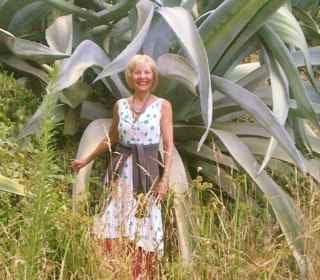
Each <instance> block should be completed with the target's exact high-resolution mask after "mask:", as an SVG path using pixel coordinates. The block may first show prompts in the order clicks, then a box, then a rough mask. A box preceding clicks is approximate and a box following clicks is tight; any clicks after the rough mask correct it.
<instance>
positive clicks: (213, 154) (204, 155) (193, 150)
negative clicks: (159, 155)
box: [181, 125, 238, 170]
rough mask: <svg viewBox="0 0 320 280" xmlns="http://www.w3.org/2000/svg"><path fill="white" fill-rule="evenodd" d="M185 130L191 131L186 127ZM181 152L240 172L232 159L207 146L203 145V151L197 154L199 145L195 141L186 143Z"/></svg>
mask: <svg viewBox="0 0 320 280" xmlns="http://www.w3.org/2000/svg"><path fill="white" fill-rule="evenodd" d="M184 129H190V127H189V126H187V125H186V126H185V127H184ZM181 150H182V151H184V152H186V153H188V154H190V155H191V156H192V158H193V159H194V158H198V159H200V160H206V161H211V162H213V161H214V162H216V163H218V164H222V165H224V166H227V167H230V168H231V169H235V170H238V167H237V165H236V164H235V162H234V161H233V159H232V158H230V157H229V156H226V155H224V154H222V153H221V152H219V151H215V150H214V149H213V148H210V147H209V146H207V145H203V146H202V148H201V150H200V151H199V152H197V145H196V142H194V141H188V142H184V144H183V146H182V147H181Z"/></svg>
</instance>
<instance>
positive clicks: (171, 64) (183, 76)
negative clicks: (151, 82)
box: [157, 53, 199, 94]
mask: <svg viewBox="0 0 320 280" xmlns="http://www.w3.org/2000/svg"><path fill="white" fill-rule="evenodd" d="M157 69H158V71H159V73H160V74H161V75H162V76H165V77H167V78H170V79H175V80H177V81H179V82H181V83H182V84H183V85H184V86H186V87H187V88H188V89H189V90H190V91H191V92H192V93H194V94H197V92H196V87H197V84H198V82H199V80H198V75H197V73H196V72H195V70H194V69H193V67H192V66H191V65H190V64H189V63H188V61H187V60H186V59H185V58H184V57H182V56H179V55H176V54H169V53H167V54H164V55H162V56H160V57H159V58H158V59H157Z"/></svg>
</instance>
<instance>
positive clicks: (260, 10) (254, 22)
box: [209, 0, 286, 75]
mask: <svg viewBox="0 0 320 280" xmlns="http://www.w3.org/2000/svg"><path fill="white" fill-rule="evenodd" d="M226 2H228V1H226ZM230 2H231V1H230ZM235 2H236V1H235ZM238 2H239V3H238V4H239V5H240V4H241V3H240V2H241V1H238ZM255 2H256V3H251V4H250V3H246V5H248V7H247V9H248V10H246V11H245V10H241V13H243V14H245V15H246V16H247V18H246V16H242V17H239V18H238V17H237V16H238V15H240V14H238V13H235V14H234V16H233V17H232V18H233V22H234V23H233V24H237V22H239V26H237V28H239V29H240V28H241V29H240V30H238V32H239V34H238V35H237V36H236V37H235V38H234V40H233V41H232V42H228V41H226V42H225V43H227V42H228V43H229V46H228V48H227V49H224V52H223V56H222V57H221V59H220V60H218V58H213V59H214V61H215V63H214V64H212V67H214V68H213V72H214V73H216V74H217V75H221V74H224V73H225V72H226V71H227V70H228V69H229V68H230V67H231V66H232V65H233V64H234V61H236V60H238V59H239V57H241V56H240V54H241V53H242V52H243V48H246V45H248V44H249V45H250V44H251V41H252V37H253V36H254V35H255V34H256V33H257V31H258V30H259V29H260V28H261V27H262V25H263V24H264V23H265V21H266V20H267V19H268V18H269V17H270V16H271V15H272V14H274V13H275V12H276V11H277V10H278V9H279V8H280V7H281V6H282V5H283V4H284V3H285V2H286V1H285V0H281V1H280V0H272V1H255ZM233 5H234V6H235V5H236V4H235V3H234V4H233ZM244 8H246V7H244V6H243V7H241V8H239V9H244ZM222 15H223V14H222ZM246 23H247V24H246ZM228 24H230V25H231V24H232V23H231V22H230V23H229V22H228ZM223 28H225V29H227V30H226V31H224V33H222V32H223V31H222V30H221V31H220V30H219V31H217V32H219V33H222V35H221V36H226V35H227V34H229V33H231V32H234V31H235V30H236V29H228V27H223ZM230 28H231V27H230ZM210 46H212V48H215V46H214V45H213V44H210ZM215 52H217V51H215ZM213 55H214V54H213ZM209 58H211V55H209ZM219 58H220V57H219ZM216 64H217V65H216ZM210 65H211V64H210ZM215 65H216V66H215Z"/></svg>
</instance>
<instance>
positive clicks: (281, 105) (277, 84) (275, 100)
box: [258, 50, 289, 174]
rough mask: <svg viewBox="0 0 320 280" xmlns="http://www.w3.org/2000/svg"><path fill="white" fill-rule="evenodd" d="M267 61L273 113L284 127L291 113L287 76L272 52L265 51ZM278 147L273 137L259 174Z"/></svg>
mask: <svg viewBox="0 0 320 280" xmlns="http://www.w3.org/2000/svg"><path fill="white" fill-rule="evenodd" d="M264 53H265V61H266V63H267V66H268V70H269V73H270V82H271V89H272V111H273V114H274V116H275V118H276V119H277V121H278V122H279V123H280V124H281V125H282V126H284V125H285V123H286V120H287V117H288V113H289V87H288V81H287V79H286V76H285V75H284V73H283V70H282V68H281V66H280V65H279V63H278V62H277V61H276V60H275V59H274V57H273V56H272V55H271V53H270V52H268V51H267V50H264ZM276 146H277V141H276V139H275V138H274V137H271V139H270V143H269V146H268V149H267V151H266V155H265V157H264V160H263V162H262V164H261V167H260V169H259V173H258V174H260V172H261V171H262V170H263V169H264V168H265V167H266V166H267V164H268V162H269V160H270V159H271V156H272V154H273V152H274V150H275V148H276Z"/></svg>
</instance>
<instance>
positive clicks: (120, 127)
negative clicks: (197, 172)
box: [72, 55, 173, 279]
mask: <svg viewBox="0 0 320 280" xmlns="http://www.w3.org/2000/svg"><path fill="white" fill-rule="evenodd" d="M125 75H126V81H127V83H128V86H129V87H130V89H131V90H132V96H131V97H129V98H123V99H120V100H118V101H117V102H116V104H115V106H114V112H113V121H112V125H111V128H110V130H109V135H108V136H107V137H106V138H105V139H104V140H103V141H102V142H101V143H100V144H99V145H98V146H97V148H96V149H95V151H93V152H92V154H90V155H89V156H88V157H87V158H84V159H80V160H75V161H73V162H72V168H73V169H74V170H75V171H76V172H78V171H79V170H80V169H81V168H82V167H83V166H85V165H86V164H88V163H89V162H90V161H91V160H93V159H94V158H96V157H97V156H98V155H100V154H102V153H104V152H108V151H111V147H115V148H114V149H113V150H112V156H111V160H110V164H109V167H108V172H107V176H106V177H107V181H108V182H109V185H111V183H112V188H113V191H112V198H111V200H110V201H109V203H108V204H107V206H106V207H105V209H104V212H103V214H102V216H101V220H100V228H99V229H97V228H96V229H95V232H96V234H97V235H98V237H99V238H102V239H104V240H105V242H104V248H105V250H106V251H108V252H110V251H112V250H113V248H114V247H115V246H117V245H116V244H117V243H119V242H121V240H129V241H130V242H131V243H133V244H134V248H135V249H134V253H133V254H134V256H133V268H132V275H133V279H142V278H141V277H143V276H146V278H147V279H151V278H153V275H154V273H155V267H156V260H157V256H158V255H161V254H162V252H163V225H162V219H161V209H160V203H159V202H160V201H162V200H163V199H164V197H165V195H166V193H167V191H168V177H169V171H170V167H171V158H172V150H173V128H172V108H171V104H170V103H169V102H168V101H167V100H165V99H163V98H159V97H156V96H155V95H154V94H153V93H154V91H155V89H156V87H157V85H158V72H157V69H156V65H155V62H154V61H153V59H152V58H151V57H149V56H147V55H136V56H134V57H133V58H132V59H131V60H130V62H129V64H128V66H127V69H126V72H125ZM93 137H94V136H93ZM161 138H162V141H163V149H164V159H163V163H162V164H159V162H160V161H159V158H158V151H159V143H160V140H161ZM115 144H116V145H115ZM160 167H161V168H160ZM141 197H143V198H144V199H143V200H141ZM141 204H142V205H141Z"/></svg>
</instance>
